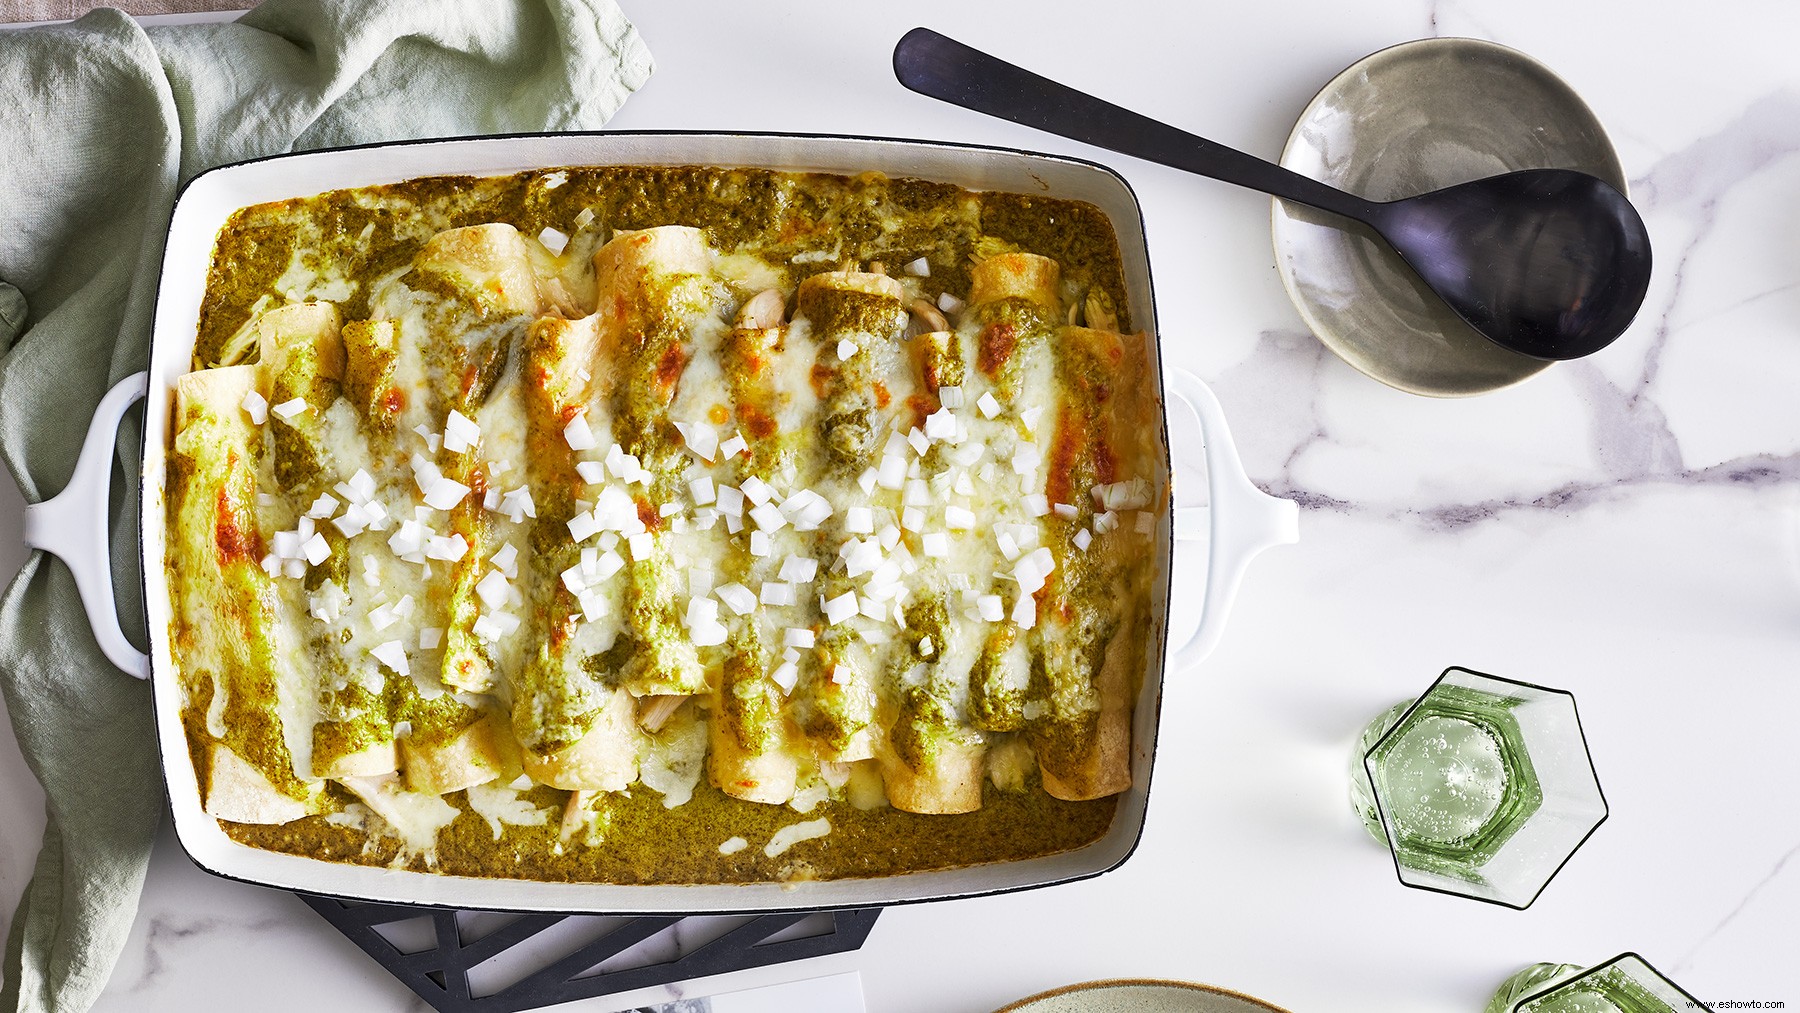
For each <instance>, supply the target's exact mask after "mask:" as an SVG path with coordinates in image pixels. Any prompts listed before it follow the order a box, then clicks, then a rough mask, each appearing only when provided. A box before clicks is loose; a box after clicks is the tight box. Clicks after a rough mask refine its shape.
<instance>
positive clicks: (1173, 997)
mask: <svg viewBox="0 0 1800 1013" xmlns="http://www.w3.org/2000/svg"><path fill="white" fill-rule="evenodd" d="M998 1013H1287V1011H1286V1010H1283V1009H1282V1008H1281V1007H1279V1006H1271V1005H1269V1004H1268V1003H1266V1002H1263V1001H1262V1000H1261V999H1253V998H1251V997H1250V996H1247V995H1242V994H1239V993H1237V992H1232V991H1229V990H1227V989H1222V988H1214V987H1213V986H1211V985H1196V984H1193V983H1191V982H1186V981H1157V980H1154V979H1150V978H1120V979H1115V980H1111V981H1089V982H1084V983H1082V984H1080V985H1067V986H1064V987H1063V988H1058V989H1053V990H1051V991H1049V992H1044V993H1042V994H1040V995H1034V996H1032V997H1030V998H1028V999H1020V1000H1019V1001H1018V1002H1015V1003H1013V1004H1012V1005H1011V1006H1008V1007H1006V1008H1005V1009H1002V1010H999V1011H998Z"/></svg>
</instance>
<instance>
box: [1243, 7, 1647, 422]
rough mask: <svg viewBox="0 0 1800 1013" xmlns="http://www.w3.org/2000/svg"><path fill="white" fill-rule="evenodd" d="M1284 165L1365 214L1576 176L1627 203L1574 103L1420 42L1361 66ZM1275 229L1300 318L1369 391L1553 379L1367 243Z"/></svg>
mask: <svg viewBox="0 0 1800 1013" xmlns="http://www.w3.org/2000/svg"><path fill="white" fill-rule="evenodd" d="M1281 164H1282V165H1285V166H1287V167H1288V168H1290V169H1292V170H1294V171H1295V172H1298V173H1300V174H1301V175H1304V176H1311V177H1312V178H1314V179H1318V180H1323V181H1325V182H1327V183H1331V184H1332V185H1334V186H1337V187H1341V188H1342V189H1345V190H1348V191H1350V192H1351V193H1354V194H1359V195H1361V196H1363V197H1367V198H1369V199H1371V200H1393V199H1395V198H1399V197H1407V196H1411V195H1413V194H1416V193H1424V192H1425V191H1428V190H1436V189H1438V188H1440V187H1445V186H1451V185H1453V184H1456V183H1464V182H1467V181H1469V180H1471V179H1480V178H1482V177H1484V176H1493V175H1497V174H1499V173H1502V172H1509V171H1512V170H1514V169H1580V170H1582V171H1584V172H1589V173H1592V174H1594V175H1596V176H1599V177H1600V178H1601V179H1604V180H1606V181H1607V182H1608V183H1611V184H1612V185H1613V186H1615V187H1618V188H1619V190H1620V191H1621V192H1624V190H1625V173H1624V170H1623V169H1622V168H1621V167H1620V165H1619V158H1618V155H1617V154H1615V153H1614V151H1613V148H1612V144H1611V142H1609V141H1608V140H1607V139H1606V133H1605V131H1604V130H1602V129H1601V128H1600V123H1599V121H1598V120H1596V119H1595V118H1594V114H1593V113H1592V112H1590V111H1589V110H1588V107H1587V105H1586V104H1585V103H1583V102H1582V101H1581V99H1580V98H1579V97H1578V96H1577V95H1576V94H1575V92H1574V91H1572V90H1570V88H1569V86H1568V85H1566V84H1564V83H1563V82H1562V80H1561V79H1559V78H1558V77H1557V76H1556V75H1555V74H1552V73H1551V72H1550V71H1549V70H1547V69H1545V68H1544V66H1543V65H1542V64H1539V63H1538V62H1537V61H1535V60H1532V59H1531V58H1530V57H1528V56H1525V55H1524V54H1522V53H1518V52H1516V51H1514V50H1511V49H1507V48H1506V47H1505V46H1498V45H1495V44H1494V43H1491V42H1482V41H1479V40H1476V39H1422V40H1420V41H1418V42H1408V43H1405V44H1403V45H1399V46H1394V47H1393V48H1391V49H1384V50H1382V51H1381V52H1379V53H1376V54H1374V55H1373V56H1368V57H1365V58H1363V59H1362V60H1360V61H1358V62H1357V63H1355V64H1354V65H1352V66H1351V67H1350V68H1349V69H1348V70H1346V71H1344V72H1343V73H1342V74H1339V75H1338V76H1337V77H1336V78H1333V79H1332V81H1331V83H1330V84H1328V85H1326V86H1325V88H1324V90H1322V91H1320V92H1319V94H1318V95H1317V96H1315V97H1314V98H1313V100H1312V104H1310V105H1308V106H1307V107H1306V112H1304V113H1302V114H1301V116H1300V122H1299V123H1297V124H1296V125H1295V126H1294V132H1293V134H1292V135H1290V136H1289V137H1288V143H1287V150H1286V151H1284V152H1283V153H1282V156H1281ZM1272 217H1273V227H1274V233H1275V260H1276V263H1277V264H1278V265H1279V267H1280V269H1281V275H1282V280H1283V281H1284V282H1285V283H1286V285H1287V290H1288V295H1290V296H1291V297H1293V300H1294V305H1295V306H1296V307H1298V308H1299V310H1300V315H1301V316H1302V317H1303V318H1305V320H1306V322H1307V324H1308V325H1309V326H1310V327H1311V328H1312V331H1313V333H1314V334H1316V335H1318V336H1319V339H1320V340H1321V341H1323V342H1325V344H1326V345H1327V346H1328V347H1329V348H1330V349H1331V350H1332V351H1334V352H1336V353H1337V354H1338V355H1339V356H1341V357H1342V358H1343V359H1344V361H1345V362H1348V363H1349V364H1350V365H1352V366H1355V367H1356V368H1357V369H1360V370H1362V371H1363V372H1364V373H1367V374H1369V375H1370V376H1372V377H1374V378H1375V379H1377V380H1380V381H1381V382H1383V383H1386V384H1388V385H1390V386H1393V387H1398V388H1399V389H1401V390H1404V391H1411V392H1412V393H1414V394H1427V395H1431V396H1435V397H1463V396H1466V395H1470V394H1481V393H1485V392H1487V391H1490V390H1498V389H1500V388H1502V387H1508V386H1511V385H1513V384H1515V383H1518V382H1519V381H1521V380H1524V379H1525V378H1526V377H1529V376H1532V375H1533V374H1535V373H1538V372H1539V371H1541V370H1543V369H1544V368H1546V367H1547V366H1549V365H1550V364H1549V363H1548V362H1543V361H1541V360H1538V359H1531V358H1527V357H1525V356H1522V355H1519V354H1517V353H1515V352H1509V351H1507V350H1506V349H1503V348H1501V347H1500V346H1498V345H1495V344H1493V343H1492V342H1490V341H1488V340H1487V339H1486V338H1483V337H1482V336H1481V335H1479V334H1477V333H1475V331H1473V330H1472V329H1470V327H1469V326H1468V325H1467V324H1465V323H1463V322H1462V320H1461V319H1460V318H1458V317H1457V316H1456V315H1455V314H1454V313H1452V312H1450V310H1449V308H1448V307H1446V306H1445V305H1444V304H1443V303H1442V302H1441V301H1439V299H1438V298H1437V296H1436V295H1434V294H1432V292H1431V291H1430V290H1429V289H1427V288H1425V286H1424V284H1423V283H1422V282H1420V281H1419V280H1418V279H1417V278H1416V277H1415V276H1414V275H1413V273H1412V272H1411V271H1410V270H1408V269H1407V268H1406V266H1405V265H1404V264H1402V263H1401V261H1400V258H1399V256H1398V255H1396V254H1395V253H1394V252H1393V251H1392V250H1390V249H1388V247H1387V245H1386V244H1384V243H1382V242H1381V241H1380V240H1378V239H1376V238H1374V236H1373V235H1372V234H1371V233H1368V232H1366V231H1357V232H1346V231H1340V230H1339V229H1336V228H1333V227H1329V226H1326V225H1323V224H1321V223H1322V222H1323V221H1326V220H1327V218H1326V216H1324V215H1321V214H1319V213H1318V212H1314V211H1311V210H1309V209H1306V208H1302V207H1299V206H1298V205H1294V204H1288V203H1286V202H1283V201H1279V200H1278V201H1276V202H1275V208H1274V212H1273V216H1272ZM1358 228H1359V229H1360V227H1358Z"/></svg>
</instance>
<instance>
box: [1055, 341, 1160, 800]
mask: <svg viewBox="0 0 1800 1013" xmlns="http://www.w3.org/2000/svg"><path fill="white" fill-rule="evenodd" d="M1057 342H1058V349H1059V355H1058V358H1057V380H1058V401H1057V405H1056V429H1055V435H1054V436H1053V438H1052V442H1051V448H1050V452H1049V455H1048V463H1049V467H1048V469H1047V471H1048V475H1047V479H1046V484H1045V493H1046V495H1047V496H1048V497H1049V499H1050V501H1051V502H1053V503H1064V504H1069V505H1072V506H1074V507H1075V508H1076V509H1075V513H1076V516H1075V517H1074V518H1065V517H1061V516H1058V515H1054V514H1053V515H1052V516H1049V517H1046V518H1044V528H1045V535H1044V544H1045V545H1046V546H1049V547H1050V549H1051V551H1052V553H1053V554H1054V556H1055V558H1056V568H1055V570H1054V571H1053V572H1052V574H1051V576H1050V578H1049V580H1048V582H1047V583H1046V584H1045V586H1044V588H1043V590H1042V591H1041V592H1040V593H1039V595H1038V609H1037V613H1038V623H1037V626H1036V628H1035V629H1033V630H1032V643H1033V647H1034V653H1035V657H1036V665H1035V667H1034V679H1033V685H1032V688H1031V693H1032V695H1033V696H1034V697H1036V698H1038V699H1040V700H1041V701H1042V704H1043V713H1042V716H1041V717H1039V718H1037V719H1036V720H1033V721H1030V722H1028V724H1027V729H1026V733H1027V737H1028V738H1029V739H1030V740H1031V742H1032V745H1033V747H1034V749H1035V750H1036V752H1037V757H1038V765H1039V767H1040V769H1041V771H1042V773H1043V778H1044V784H1045V788H1046V790H1048V791H1050V792H1051V794H1053V795H1056V796H1057V797H1059V798H1068V799H1086V798H1097V797H1100V796H1102V795H1108V794H1112V793H1114V792H1117V791H1121V790H1123V789H1124V788H1125V787H1126V786H1128V785H1129V784H1130V783H1131V771H1130V729H1131V713H1130V702H1131V700H1132V699H1134V698H1135V696H1136V688H1137V687H1136V685H1135V681H1136V679H1137V677H1138V675H1137V673H1139V672H1141V670H1142V667H1143V665H1142V657H1143V644H1142V641H1143V640H1144V639H1145V638H1146V637H1147V629H1146V626H1145V623H1144V621H1143V619H1142V617H1141V616H1140V615H1139V614H1138V613H1137V612H1136V611H1135V608H1136V607H1135V606H1133V610H1132V611H1126V612H1123V613H1121V612H1120V611H1119V608H1120V603H1122V602H1132V603H1135V602H1137V601H1139V599H1140V597H1141V596H1140V595H1137V594H1134V593H1130V592H1131V589H1130V588H1128V587H1127V586H1126V583H1125V582H1128V581H1130V580H1132V579H1134V578H1133V575H1132V573H1131V571H1130V569H1129V568H1128V567H1126V566H1124V565H1123V564H1122V563H1121V558H1122V556H1123V553H1124V550H1123V545H1124V540H1125V539H1127V538H1131V537H1134V533H1133V532H1129V531H1123V530H1119V529H1118V528H1117V527H1116V526H1114V527H1113V528H1112V529H1110V530H1109V529H1108V528H1107V527H1106V526H1104V525H1102V524H1101V523H1099V518H1098V516H1097V515H1098V514H1099V513H1100V512H1102V511H1098V510H1096V501H1095V497H1094V496H1093V495H1092V494H1091V493H1092V490H1094V489H1095V488H1096V487H1099V486H1110V485H1112V484H1114V483H1117V482H1120V481H1122V480H1124V479H1126V478H1129V477H1132V474H1133V472H1139V473H1141V470H1142V468H1143V465H1142V464H1141V463H1140V461H1141V458H1142V448H1143V446H1144V441H1145V437H1144V436H1143V433H1142V431H1143V430H1144V429H1145V428H1147V427H1148V425H1149V423H1148V421H1147V420H1145V419H1144V417H1143V413H1144V412H1145V411H1146V408H1145V406H1144V404H1143V399H1142V398H1141V397H1139V396H1136V387H1137V384H1139V383H1140V382H1141V379H1140V377H1141V374H1142V373H1143V372H1144V364H1143V361H1142V360H1143V355H1144V339H1143V336H1141V335H1139V336H1134V337H1130V338H1127V337H1126V336H1124V335H1120V334H1116V333H1113V332H1111V331H1102V330H1096V329H1092V328H1085V327H1065V328H1062V329H1061V330H1060V331H1059V333H1058V335H1057ZM1122 395H1123V396H1122ZM1083 529H1086V530H1089V531H1090V532H1098V533H1097V534H1094V536H1093V541H1092V542H1091V543H1090V545H1089V547H1088V549H1087V550H1086V551H1085V552H1083V551H1081V550H1078V549H1077V548H1076V547H1075V546H1074V544H1073V542H1074V536H1075V534H1076V532H1078V531H1080V530H1083Z"/></svg>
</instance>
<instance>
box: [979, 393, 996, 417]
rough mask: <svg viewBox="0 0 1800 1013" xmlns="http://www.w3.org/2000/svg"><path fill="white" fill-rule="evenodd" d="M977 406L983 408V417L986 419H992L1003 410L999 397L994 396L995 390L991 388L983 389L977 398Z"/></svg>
mask: <svg viewBox="0 0 1800 1013" xmlns="http://www.w3.org/2000/svg"><path fill="white" fill-rule="evenodd" d="M975 407H977V408H979V409H981V417H982V418H984V419H991V418H993V417H995V416H996V415H999V414H1000V412H1001V410H1002V409H1001V407H1000V401H999V399H997V398H995V397H994V392H993V391H991V390H990V391H983V392H982V394H981V396H980V397H979V398H976V399H975Z"/></svg>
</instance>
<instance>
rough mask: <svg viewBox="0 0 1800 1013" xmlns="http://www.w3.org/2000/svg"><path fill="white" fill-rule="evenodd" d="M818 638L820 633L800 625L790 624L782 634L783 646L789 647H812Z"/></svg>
mask: <svg viewBox="0 0 1800 1013" xmlns="http://www.w3.org/2000/svg"><path fill="white" fill-rule="evenodd" d="M818 639H819V638H818V635H817V634H815V633H814V632H813V631H812V630H809V629H805V628H803V627H799V626H790V627H788V628H787V629H786V630H784V631H783V632H782V634H781V643H782V646H784V647H788V648H795V647H811V646H813V645H814V644H815V643H817V642H818Z"/></svg>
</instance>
